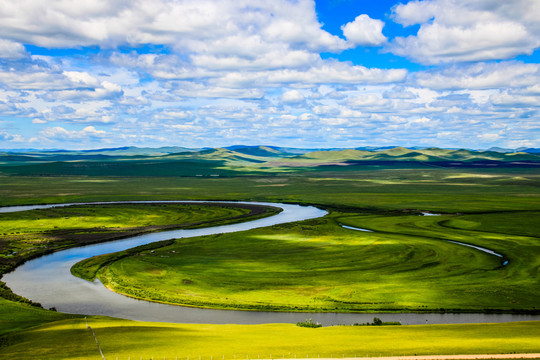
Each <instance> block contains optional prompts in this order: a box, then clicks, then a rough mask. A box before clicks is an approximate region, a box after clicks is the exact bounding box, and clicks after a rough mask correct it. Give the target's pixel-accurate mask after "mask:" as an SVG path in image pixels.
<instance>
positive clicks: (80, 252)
mask: <svg viewBox="0 0 540 360" xmlns="http://www.w3.org/2000/svg"><path fill="white" fill-rule="evenodd" d="M171 202H175V203H181V202H180V201H170V202H169V203H171ZM188 202H193V201H188ZM205 202H206V201H205ZM110 203H111V202H108V204H110ZM123 203H125V202H123ZM130 203H166V201H156V202H150V201H137V202H130ZM99 204H106V203H99ZM250 204H259V205H268V206H276V207H280V208H282V209H283V211H282V212H280V213H279V214H277V215H274V216H271V217H267V218H264V219H259V220H254V221H249V222H244V223H239V224H233V225H226V226H217V227H212V228H204V229H191V230H170V231H163V232H159V233H150V234H145V235H140V236H135V237H131V238H127V239H122V240H117V241H111V242H106V243H101V244H94V245H89V246H83V247H78V248H73V249H68V250H63V251H59V252H56V253H53V254H50V255H45V256H43V257H40V258H37V259H34V260H31V261H28V262H26V263H25V264H24V265H21V266H19V267H18V268H17V269H15V270H14V271H13V272H11V273H9V274H5V275H4V276H3V278H2V280H3V281H4V282H6V283H7V285H8V286H9V287H10V288H11V289H12V290H13V292H15V293H16V294H19V295H22V296H24V297H26V298H28V299H31V300H33V301H36V302H39V303H41V304H42V305H43V307H45V308H50V307H55V308H56V309H57V310H58V311H61V312H65V313H72V314H86V315H107V316H113V317H118V318H124V319H132V320H140V321H157V322H175V323H201V324H264V323H296V322H299V321H304V320H306V319H313V321H315V322H319V323H321V324H323V325H338V324H354V323H366V322H371V321H372V319H373V317H379V318H380V319H382V320H383V321H400V322H401V323H402V324H404V325H407V324H426V323H428V324H452V323H487V322H510V321H526V320H540V316H539V315H514V314H414V313H394V314H347V313H289V312H262V311H234V310H213V309H200V308H192V307H184V306H175V305H166V304H159V303H152V302H147V301H142V300H136V299H132V298H129V297H125V296H123V295H119V294H116V293H114V292H112V291H109V290H107V289H106V288H105V287H104V286H103V285H102V284H101V283H100V282H99V281H98V280H96V281H95V282H93V283H92V282H88V281H85V280H82V279H79V278H77V277H74V276H72V275H71V273H70V268H71V266H73V265H74V264H75V263H77V262H79V261H80V260H83V259H86V258H88V257H91V256H95V255H101V254H107V253H111V252H115V251H121V250H125V249H128V248H131V247H134V246H138V245H144V244H148V243H151V242H155V241H161V240H166V239H173V238H182V237H193V236H201V235H210V234H218V233H230V232H236V231H244V230H249V229H254V228H258V227H265V226H271V225H276V224H282V223H287V222H294V221H300V220H307V219H313V218H318V217H321V216H324V215H326V211H324V210H321V209H317V208H315V207H311V206H300V205H291V204H278V203H250ZM70 205H75V204H57V205H36V206H17V207H5V208H0V212H15V211H26V210H32V209H38V208H50V207H54V206H70Z"/></svg>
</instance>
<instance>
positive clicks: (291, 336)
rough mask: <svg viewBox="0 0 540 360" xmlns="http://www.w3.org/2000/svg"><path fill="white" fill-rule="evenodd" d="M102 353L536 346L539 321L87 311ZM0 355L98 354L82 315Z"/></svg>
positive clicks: (203, 354)
mask: <svg viewBox="0 0 540 360" xmlns="http://www.w3.org/2000/svg"><path fill="white" fill-rule="evenodd" d="M88 325H89V326H90V327H91V328H92V329H93V330H94V332H95V334H96V337H97V339H98V341H99V344H100V346H101V349H102V351H103V354H104V355H105V357H106V358H107V359H116V358H118V359H119V360H120V359H121V360H127V359H141V358H142V359H152V358H153V359H168V360H171V359H182V360H187V359H188V358H189V359H199V357H200V358H201V360H211V359H216V360H218V359H227V360H229V359H257V358H261V359H265V358H266V359H269V358H270V357H272V358H273V359H282V358H287V359H292V358H306V357H309V358H317V357H318V356H320V357H328V358H330V357H334V358H339V357H354V356H374V357H378V356H392V355H394V356H397V355H415V354H417V355H429V354H444V355H452V354H500V353H518V354H519V353H534V352H538V350H539V347H538V338H539V337H540V323H539V322H519V323H506V324H484V325H470V324H469V325H422V326H379V327H372V326H370V327H366V326H355V327H353V326H332V327H323V328H318V329H310V328H302V327H297V326H296V325H290V324H268V325H188V324H166V323H148V322H134V321H126V320H118V319H107V318H99V317H89V318H88ZM0 356H1V357H2V358H5V359H35V358H39V359H43V360H45V359H99V358H100V355H99V352H98V349H97V346H96V343H95V341H94V337H93V335H92V333H91V332H90V331H89V330H88V329H87V328H86V321H85V319H83V318H79V319H69V320H60V321H55V322H51V323H48V324H45V325H41V326H39V327H36V328H34V329H29V330H25V331H22V332H20V333H18V334H17V335H14V336H13V337H12V338H11V339H10V342H9V343H7V344H5V346H3V347H1V348H0Z"/></svg>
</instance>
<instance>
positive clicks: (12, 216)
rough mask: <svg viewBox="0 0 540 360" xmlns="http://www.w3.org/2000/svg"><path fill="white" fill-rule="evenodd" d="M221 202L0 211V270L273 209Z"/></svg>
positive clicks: (250, 216)
mask: <svg viewBox="0 0 540 360" xmlns="http://www.w3.org/2000/svg"><path fill="white" fill-rule="evenodd" d="M276 212H277V210H275V209H273V208H270V207H265V208H263V207H256V206H245V205H238V206H237V205H223V204H221V205H220V204H215V205H210V204H206V205H205V204H165V203H160V204H107V205H77V206H70V207H58V208H51V209H39V210H32V211H25V212H22V213H0V273H5V272H7V271H9V270H10V269H13V268H14V267H15V266H17V265H19V264H21V263H22V262H24V261H26V260H28V259H31V258H33V257H36V256H39V255H43V254H46V253H50V252H52V251H57V250H60V249H65V248H68V247H72V246H80V245H86V244H91V243H95V242H101V241H108V240H113V239H118V238H122V237H126V236H134V235H137V234H142V233H147V232H153V231H160V230H168V229H176V228H194V227H201V226H215V225H223V224H228V223H233V222H239V221H246V220H253V219H256V218H259V217H263V216H269V215H272V214H275V213H276Z"/></svg>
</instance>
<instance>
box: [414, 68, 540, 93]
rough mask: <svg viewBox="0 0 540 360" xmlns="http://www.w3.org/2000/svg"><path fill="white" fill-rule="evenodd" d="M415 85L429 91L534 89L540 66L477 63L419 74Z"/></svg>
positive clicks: (537, 81)
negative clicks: (508, 87) (429, 89)
mask: <svg viewBox="0 0 540 360" xmlns="http://www.w3.org/2000/svg"><path fill="white" fill-rule="evenodd" d="M415 77H416V82H417V83H418V85H420V86H423V87H428V88H432V89H439V90H441V89H493V88H500V87H507V86H510V87H523V86H533V85H534V84H538V83H539V82H540V64H525V63H522V62H518V61H508V62H501V63H476V64H472V65H461V66H458V65H455V66H451V67H446V68H437V69H434V70H429V71H424V72H418V73H417V74H416V75H415Z"/></svg>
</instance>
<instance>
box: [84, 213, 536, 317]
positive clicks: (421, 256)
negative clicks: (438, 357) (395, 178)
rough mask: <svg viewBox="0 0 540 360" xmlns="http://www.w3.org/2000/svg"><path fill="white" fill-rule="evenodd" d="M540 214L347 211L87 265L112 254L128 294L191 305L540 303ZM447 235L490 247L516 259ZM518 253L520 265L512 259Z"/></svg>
mask: <svg viewBox="0 0 540 360" xmlns="http://www.w3.org/2000/svg"><path fill="white" fill-rule="evenodd" d="M539 214H540V213H538V212H517V213H516V212H509V213H504V214H501V213H497V214H495V215H494V216H495V218H496V219H497V218H498V219H501V218H502V215H504V220H505V221H501V222H500V224H502V225H500V226H499V227H498V228H497V227H496V228H495V230H498V231H485V230H483V231H481V230H479V228H480V229H481V228H485V227H487V225H488V224H489V223H490V222H493V221H494V220H493V219H492V214H481V215H469V216H457V215H446V216H418V215H395V214H394V215H390V214H387V215H382V214H379V215H374V214H358V213H351V212H349V213H337V212H336V213H332V214H331V215H330V216H327V218H325V219H315V220H309V221H304V222H300V223H295V224H283V225H278V226H273V227H271V228H265V229H256V230H251V231H247V232H242V233H234V234H221V235H213V236H207V237H201V238H190V239H179V240H176V242H174V243H173V244H170V243H167V244H166V246H164V247H162V248H159V249H157V250H155V251H154V250H152V252H151V251H150V250H149V249H144V250H140V251H134V250H130V251H128V252H124V253H123V254H122V253H121V254H120V256H119V255H118V254H113V255H104V256H101V257H99V258H93V259H90V260H89V261H86V262H85V261H83V262H82V263H80V264H79V265H78V266H79V267H82V268H84V267H85V266H88V265H91V266H92V269H93V270H94V271H96V270H97V269H99V268H100V267H99V266H98V264H99V263H100V262H101V263H103V264H105V266H103V267H102V268H101V269H100V270H99V272H98V277H99V278H100V280H101V281H102V282H103V283H104V284H105V285H106V286H108V287H110V288H112V289H114V290H115V291H117V292H120V293H122V294H126V295H129V296H133V297H137V298H144V299H149V300H155V301H160V302H166V303H175V304H182V305H191V306H201V307H215V308H229V309H258V310H281V311H340V312H348V311H414V312H416V311H428V312H438V311H452V312H462V311H471V312H483V311H506V312H508V311H530V312H537V311H538V308H537V306H538V305H539V304H538V298H539V296H540V288H539V286H538V284H539V274H538V269H540V257H539V256H538V254H540V244H539V242H538V237H534V236H532V235H533V234H534V233H536V235H537V236H538V235H539V234H538V226H537V219H538V215H539ZM513 219H519V220H520V221H521V223H519V232H521V233H529V236H523V235H521V236H520V235H515V234H514V233H515V232H518V230H517V229H516V225H513ZM501 220H502V219H501ZM486 222H487V224H486ZM339 224H347V225H352V226H359V227H367V228H370V229H373V230H376V231H375V232H361V231H354V230H349V229H344V228H342V227H340V226H339ZM446 224H450V225H452V227H450V226H448V225H446ZM504 224H510V225H508V226H504ZM471 228H474V229H471ZM445 240H454V241H460V242H464V243H468V244H474V245H479V246H483V247H487V248H490V249H493V250H495V251H497V252H499V253H502V254H504V255H505V258H504V259H501V258H499V257H496V256H493V255H490V254H486V253H484V252H481V251H478V250H477V249H472V248H470V247H464V246H461V245H457V244H454V243H450V242H447V241H445ZM128 253H129V254H128ZM113 258H114V259H113ZM506 259H509V264H508V265H507V266H502V263H503V260H506ZM76 267H77V266H76ZM92 275H93V274H92ZM90 277H92V276H90Z"/></svg>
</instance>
